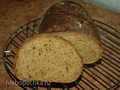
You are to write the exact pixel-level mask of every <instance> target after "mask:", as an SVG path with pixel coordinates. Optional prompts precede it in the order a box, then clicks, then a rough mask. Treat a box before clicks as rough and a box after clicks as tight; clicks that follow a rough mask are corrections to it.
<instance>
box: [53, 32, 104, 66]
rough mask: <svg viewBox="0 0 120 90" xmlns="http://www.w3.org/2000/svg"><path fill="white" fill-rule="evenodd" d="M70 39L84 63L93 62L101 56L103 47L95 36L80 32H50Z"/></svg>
mask: <svg viewBox="0 0 120 90" xmlns="http://www.w3.org/2000/svg"><path fill="white" fill-rule="evenodd" d="M51 34H53V35H57V36H60V37H63V38H64V39H66V40H68V41H70V42H71V43H72V44H73V46H74V47H75V48H76V49H77V51H78V53H79V54H80V55H81V56H82V58H83V63H84V64H91V63H95V62H96V61H98V60H99V59H100V58H101V57H102V53H103V49H102V47H101V45H100V42H99V41H98V40H97V38H95V37H91V36H89V35H86V34H84V33H80V32H69V31H68V32H57V33H51Z"/></svg>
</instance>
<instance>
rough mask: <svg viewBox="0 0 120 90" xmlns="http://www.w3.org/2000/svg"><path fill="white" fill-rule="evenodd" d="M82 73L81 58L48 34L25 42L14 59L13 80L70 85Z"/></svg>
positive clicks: (72, 48) (57, 38)
mask: <svg viewBox="0 0 120 90" xmlns="http://www.w3.org/2000/svg"><path fill="white" fill-rule="evenodd" d="M82 69H83V64H82V58H81V57H80V55H79V54H78V52H77V50H75V48H74V47H73V46H72V44H71V43H70V42H69V41H67V40H65V39H63V38H61V37H58V36H51V35H50V34H40V35H37V36H35V37H33V38H31V39H29V40H26V42H25V43H24V44H23V46H22V47H21V48H20V49H19V51H18V53H17V56H16V66H15V71H16V76H17V77H18V78H19V79H22V80H48V81H50V82H72V81H74V80H76V79H77V78H78V77H79V76H80V75H81V72H82Z"/></svg>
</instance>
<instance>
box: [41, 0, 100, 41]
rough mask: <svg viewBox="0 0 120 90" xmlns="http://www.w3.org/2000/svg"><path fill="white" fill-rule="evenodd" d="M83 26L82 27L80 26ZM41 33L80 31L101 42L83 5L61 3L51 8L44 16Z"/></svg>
mask: <svg viewBox="0 0 120 90" xmlns="http://www.w3.org/2000/svg"><path fill="white" fill-rule="evenodd" d="M78 23H80V24H82V27H80V26H79V24H78ZM39 29H40V32H41V33H42V32H63V31H79V32H80V33H85V34H87V35H89V36H92V37H95V38H97V39H98V41H100V38H99V35H98V32H97V28H96V26H95V25H94V23H93V20H92V19H91V17H90V16H89V14H88V12H87V11H86V10H85V9H84V8H83V7H82V5H81V4H78V3H75V2H72V1H61V2H58V3H56V4H54V5H53V6H51V7H50V8H49V9H48V10H47V12H46V13H45V15H44V19H43V21H42V23H41V25H40V28H39Z"/></svg>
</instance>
